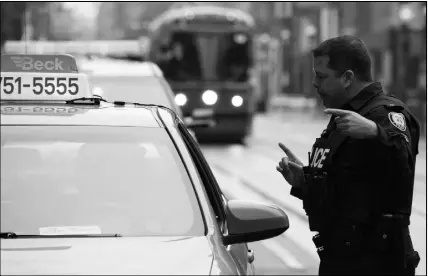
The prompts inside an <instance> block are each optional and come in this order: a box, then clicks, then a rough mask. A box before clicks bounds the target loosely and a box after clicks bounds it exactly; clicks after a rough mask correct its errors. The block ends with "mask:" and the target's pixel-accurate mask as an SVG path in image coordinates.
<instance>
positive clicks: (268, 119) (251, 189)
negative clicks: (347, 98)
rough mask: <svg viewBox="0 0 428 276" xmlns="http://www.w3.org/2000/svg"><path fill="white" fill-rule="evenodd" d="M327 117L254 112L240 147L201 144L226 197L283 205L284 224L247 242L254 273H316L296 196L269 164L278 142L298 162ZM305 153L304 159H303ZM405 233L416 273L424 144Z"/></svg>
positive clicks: (422, 230) (277, 154)
mask: <svg viewBox="0 0 428 276" xmlns="http://www.w3.org/2000/svg"><path fill="white" fill-rule="evenodd" d="M327 122H328V117H327V116H323V115H315V114H312V112H305V113H304V112H299V113H296V112H281V113H275V114H270V115H257V117H256V119H255V124H254V131H253V135H252V136H251V137H249V139H248V140H247V143H246V145H245V146H244V145H215V144H204V145H202V149H203V152H204V154H205V156H206V158H207V159H208V162H209V163H210V165H211V166H212V168H213V170H214V174H215V175H216V177H217V181H218V182H219V185H220V186H221V188H222V189H223V191H224V193H225V194H226V196H228V197H229V198H239V199H250V200H260V201H264V202H266V203H273V204H276V205H278V206H280V207H281V208H283V209H284V210H285V211H286V212H287V214H288V216H289V221H290V228H289V229H288V230H287V231H286V232H285V233H284V234H283V235H281V236H279V237H276V238H274V239H271V240H267V241H261V242H256V243H253V244H250V248H251V249H253V250H254V251H255V267H256V270H257V271H256V272H257V274H265V275H267V274H283V275H284V274H294V275H296V274H301V275H302V274H312V275H313V274H317V267H318V263H319V258H318V255H317V254H316V252H315V246H314V245H313V243H312V240H311V238H312V236H313V234H312V233H311V232H310V231H309V229H308V225H307V218H306V216H305V214H304V211H303V209H302V203H301V202H300V200H298V199H296V198H294V197H292V196H291V195H290V194H289V192H290V186H289V185H288V184H287V183H286V182H285V180H284V179H283V178H282V176H281V175H280V174H279V173H278V172H277V171H276V169H275V167H276V165H277V163H278V161H279V160H280V158H281V157H283V153H282V151H281V149H280V148H279V147H278V142H282V143H284V144H285V145H287V146H288V147H289V148H290V149H291V150H292V151H293V152H294V153H295V154H296V155H297V156H298V157H299V158H300V159H301V160H302V161H303V162H306V159H307V152H308V151H309V150H310V148H311V145H312V143H313V141H314V139H315V138H316V137H318V135H319V134H320V133H321V131H322V130H323V129H324V127H325V126H326V124H327ZM305 157H306V159H305ZM411 233H412V237H413V242H414V246H415V248H416V250H418V251H419V254H420V255H421V262H420V264H419V267H418V268H417V274H424V273H425V271H426V142H425V140H423V141H422V142H421V143H420V154H419V155H418V161H417V171H416V181H415V192H414V203H413V215H412V224H411Z"/></svg>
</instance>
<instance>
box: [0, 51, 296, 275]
mask: <svg viewBox="0 0 428 276" xmlns="http://www.w3.org/2000/svg"><path fill="white" fill-rule="evenodd" d="M1 71H2V72H1V74H2V79H1V87H0V93H1V97H0V99H1V102H0V107H1V117H0V118H1V120H0V122H1V161H2V162H1V180H2V181H1V208H0V211H1V224H0V227H1V233H0V238H1V239H2V241H1V244H0V247H1V251H2V254H1V260H2V265H1V274H2V275H11V274H15V275H23V274H45V275H46V274H56V275H60V274H99V275H102V274H118V275H124V274H138V275H143V274H152V275H154V274H163V275H168V274H170V275H173V274H182V275H191V274H195V275H226V274H227V275H246V274H250V275H254V274H255V272H254V265H253V261H254V252H252V251H250V250H249V249H248V246H247V243H248V242H254V241H259V240H263V239H268V238H272V237H275V236H277V235H280V234H281V233H283V232H284V231H286V230H287V229H288V227H289V223H288V218H287V215H286V214H285V213H284V211H282V210H281V209H280V208H278V207H276V206H270V205H264V204H262V203H257V202H251V201H241V200H229V199H227V198H226V197H225V196H224V195H223V193H222V191H221V190H220V188H219V186H218V184H217V182H216V179H215V178H214V176H213V173H212V171H211V169H210V167H209V166H208V163H207V161H206V160H205V158H204V156H203V154H202V153H201V151H200V149H199V147H198V145H197V143H196V142H195V141H194V139H193V138H192V136H191V135H190V133H189V132H188V131H187V128H186V127H185V125H184V124H183V122H182V120H181V119H180V118H179V117H178V116H177V115H176V114H175V113H174V112H173V111H171V110H170V109H168V108H165V107H160V106H157V105H151V104H150V105H149V104H148V105H145V104H130V103H111V102H106V101H104V100H103V99H101V98H100V97H94V96H93V95H92V94H91V92H92V91H91V88H90V85H89V81H88V77H87V76H86V75H85V74H82V73H79V72H77V71H78V70H77V64H76V62H75V60H74V59H73V58H72V57H71V56H68V55H55V56H53V55H31V56H29V55H2V58H1Z"/></svg>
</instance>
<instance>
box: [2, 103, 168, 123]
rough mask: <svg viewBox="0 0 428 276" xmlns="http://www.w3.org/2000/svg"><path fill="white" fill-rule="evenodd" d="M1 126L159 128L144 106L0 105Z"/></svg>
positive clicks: (152, 115) (104, 104)
mask: <svg viewBox="0 0 428 276" xmlns="http://www.w3.org/2000/svg"><path fill="white" fill-rule="evenodd" d="M0 108H1V120H0V122H1V125H2V126H5V125H63V126H111V127H156V128H159V127H162V126H161V125H160V123H159V122H158V121H157V119H156V117H155V115H154V114H153V113H152V110H151V109H150V108H148V107H135V106H126V105H125V106H117V105H114V104H112V103H101V104H100V105H99V106H88V105H66V104H50V103H46V104H41V103H28V104H21V103H8V102H2V103H1V106H0Z"/></svg>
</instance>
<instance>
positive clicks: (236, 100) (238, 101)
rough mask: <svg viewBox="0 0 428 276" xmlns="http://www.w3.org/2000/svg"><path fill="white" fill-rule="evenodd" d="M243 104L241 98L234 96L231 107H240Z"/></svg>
mask: <svg viewBox="0 0 428 276" xmlns="http://www.w3.org/2000/svg"><path fill="white" fill-rule="evenodd" d="M243 103H244V99H243V98H242V97H241V96H238V95H235V96H233V98H232V105H233V106H235V107H240V106H241V105H242V104H243Z"/></svg>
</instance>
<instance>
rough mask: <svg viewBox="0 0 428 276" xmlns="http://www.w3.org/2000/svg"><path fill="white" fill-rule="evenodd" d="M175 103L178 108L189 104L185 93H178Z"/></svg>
mask: <svg viewBox="0 0 428 276" xmlns="http://www.w3.org/2000/svg"><path fill="white" fill-rule="evenodd" d="M175 102H176V103H177V105H178V106H183V105H185V104H186V103H187V97H186V95H184V94H183V93H178V94H177V95H175Z"/></svg>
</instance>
